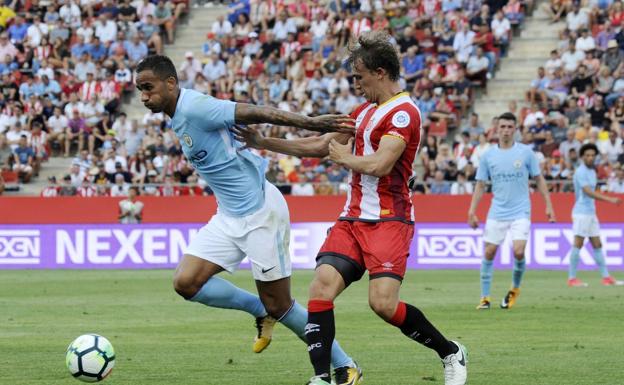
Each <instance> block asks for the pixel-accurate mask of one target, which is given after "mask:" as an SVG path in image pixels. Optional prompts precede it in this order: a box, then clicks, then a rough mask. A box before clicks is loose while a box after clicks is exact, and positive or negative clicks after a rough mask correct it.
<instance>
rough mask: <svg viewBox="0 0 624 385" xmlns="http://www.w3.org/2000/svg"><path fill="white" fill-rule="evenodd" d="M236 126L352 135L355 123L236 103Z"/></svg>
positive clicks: (348, 119) (340, 117)
mask: <svg viewBox="0 0 624 385" xmlns="http://www.w3.org/2000/svg"><path fill="white" fill-rule="evenodd" d="M234 120H235V122H236V124H259V123H271V124H276V125H280V126H293V127H298V128H304V129H306V130H311V131H317V132H341V133H346V134H352V133H353V132H354V130H355V122H354V120H353V119H352V118H351V117H350V116H348V115H321V116H315V117H310V116H305V115H300V114H295V113H292V112H287V111H282V110H278V109H277V108H273V107H266V106H262V107H261V106H256V105H254V104H247V103H236V112H235V115H234Z"/></svg>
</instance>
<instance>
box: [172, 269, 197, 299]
mask: <svg viewBox="0 0 624 385" xmlns="http://www.w3.org/2000/svg"><path fill="white" fill-rule="evenodd" d="M200 288H201V286H198V285H196V284H195V280H194V279H193V277H191V276H188V275H184V274H176V275H175V277H174V278H173V289H174V290H175V291H176V293H178V294H179V295H180V296H182V297H183V298H184V299H191V298H193V297H194V296H195V294H197V292H198V291H199V289H200Z"/></svg>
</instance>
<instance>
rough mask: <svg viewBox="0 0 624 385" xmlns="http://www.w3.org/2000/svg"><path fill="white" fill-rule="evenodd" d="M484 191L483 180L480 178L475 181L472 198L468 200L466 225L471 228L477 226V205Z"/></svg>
mask: <svg viewBox="0 0 624 385" xmlns="http://www.w3.org/2000/svg"><path fill="white" fill-rule="evenodd" d="M484 192H485V182H484V181H482V180H479V181H477V185H476V186H475V189H474V192H473V193H472V200H471V201H470V208H469V209H468V225H469V226H470V227H472V228H473V229H476V228H477V227H479V217H477V207H478V206H479V202H481V198H483V193H484Z"/></svg>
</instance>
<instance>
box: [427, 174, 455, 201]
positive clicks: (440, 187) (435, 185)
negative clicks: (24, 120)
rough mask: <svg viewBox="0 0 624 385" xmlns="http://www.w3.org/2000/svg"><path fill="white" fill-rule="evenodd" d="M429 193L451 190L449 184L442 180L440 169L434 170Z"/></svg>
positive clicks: (442, 192) (444, 192) (447, 192)
mask: <svg viewBox="0 0 624 385" xmlns="http://www.w3.org/2000/svg"><path fill="white" fill-rule="evenodd" d="M429 190H430V193H431V194H437V195H440V194H449V193H450V192H451V186H450V185H449V183H448V182H447V181H445V180H444V173H443V172H442V171H440V170H438V171H436V172H435V177H434V180H433V182H431V186H430V187H429Z"/></svg>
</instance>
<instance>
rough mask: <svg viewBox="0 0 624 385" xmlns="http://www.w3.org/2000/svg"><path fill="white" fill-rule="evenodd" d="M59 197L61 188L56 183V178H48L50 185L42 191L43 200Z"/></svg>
mask: <svg viewBox="0 0 624 385" xmlns="http://www.w3.org/2000/svg"><path fill="white" fill-rule="evenodd" d="M58 195H59V186H58V184H57V183H56V177H55V176H49V177H48V185H47V186H45V187H44V188H43V190H41V196H42V197H43V198H55V197H57V196H58Z"/></svg>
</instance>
